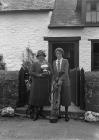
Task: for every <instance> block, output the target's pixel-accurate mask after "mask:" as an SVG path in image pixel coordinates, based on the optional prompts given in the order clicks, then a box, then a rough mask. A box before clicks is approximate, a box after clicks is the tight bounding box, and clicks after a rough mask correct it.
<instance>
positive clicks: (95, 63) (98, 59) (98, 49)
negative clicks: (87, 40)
mask: <svg viewBox="0 0 99 140" xmlns="http://www.w3.org/2000/svg"><path fill="white" fill-rule="evenodd" d="M92 70H95V71H97V70H99V42H94V43H93V45H92Z"/></svg>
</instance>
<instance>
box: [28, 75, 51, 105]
mask: <svg viewBox="0 0 99 140" xmlns="http://www.w3.org/2000/svg"><path fill="white" fill-rule="evenodd" d="M49 96H50V80H49V77H33V79H32V85H31V91H30V100H29V104H30V105H33V106H49V105H50V101H49Z"/></svg>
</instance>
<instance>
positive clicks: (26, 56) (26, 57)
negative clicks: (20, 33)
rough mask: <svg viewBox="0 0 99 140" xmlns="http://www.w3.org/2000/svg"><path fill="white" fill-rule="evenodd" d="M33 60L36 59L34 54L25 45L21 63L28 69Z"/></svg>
mask: <svg viewBox="0 0 99 140" xmlns="http://www.w3.org/2000/svg"><path fill="white" fill-rule="evenodd" d="M35 60H36V54H35V53H33V52H32V50H31V49H30V48H29V47H27V48H26V53H25V54H23V64H24V65H25V67H27V68H28V69H29V71H30V69H31V65H32V64H33V62H34V61H35Z"/></svg>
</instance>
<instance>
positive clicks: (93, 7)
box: [91, 1, 96, 11]
mask: <svg viewBox="0 0 99 140" xmlns="http://www.w3.org/2000/svg"><path fill="white" fill-rule="evenodd" d="M91 10H92V11H96V2H95V1H92V2H91Z"/></svg>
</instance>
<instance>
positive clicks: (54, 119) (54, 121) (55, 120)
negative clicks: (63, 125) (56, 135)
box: [49, 116, 58, 123]
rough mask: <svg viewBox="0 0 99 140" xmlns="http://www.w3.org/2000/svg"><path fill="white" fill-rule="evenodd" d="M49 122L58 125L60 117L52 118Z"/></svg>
mask: <svg viewBox="0 0 99 140" xmlns="http://www.w3.org/2000/svg"><path fill="white" fill-rule="evenodd" d="M49 121H50V123H57V122H58V117H53V116H51V117H50V119H49Z"/></svg>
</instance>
